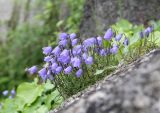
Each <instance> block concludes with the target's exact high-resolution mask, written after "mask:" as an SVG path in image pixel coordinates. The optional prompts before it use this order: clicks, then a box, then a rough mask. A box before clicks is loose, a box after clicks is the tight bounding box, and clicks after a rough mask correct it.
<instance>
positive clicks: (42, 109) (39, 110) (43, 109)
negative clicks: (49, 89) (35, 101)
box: [33, 105, 48, 113]
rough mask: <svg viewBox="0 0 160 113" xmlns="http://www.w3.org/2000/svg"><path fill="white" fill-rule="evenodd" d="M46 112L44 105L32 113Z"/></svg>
mask: <svg viewBox="0 0 160 113" xmlns="http://www.w3.org/2000/svg"><path fill="white" fill-rule="evenodd" d="M47 112H48V108H47V106H45V105H42V106H41V107H39V108H38V109H37V110H36V111H34V112H33V113H47Z"/></svg>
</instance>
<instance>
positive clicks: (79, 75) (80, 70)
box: [76, 69, 83, 78]
mask: <svg viewBox="0 0 160 113" xmlns="http://www.w3.org/2000/svg"><path fill="white" fill-rule="evenodd" d="M82 74H83V70H82V69H79V70H78V71H77V72H76V77H77V78H79V77H81V76H82Z"/></svg>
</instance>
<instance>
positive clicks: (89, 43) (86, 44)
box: [83, 37, 96, 48]
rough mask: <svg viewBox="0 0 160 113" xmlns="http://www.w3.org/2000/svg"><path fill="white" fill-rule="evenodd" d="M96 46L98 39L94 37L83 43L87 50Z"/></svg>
mask: <svg viewBox="0 0 160 113" xmlns="http://www.w3.org/2000/svg"><path fill="white" fill-rule="evenodd" d="M94 44H96V39H95V38H94V37H92V38H88V39H86V40H84V41H83V45H84V46H85V47H86V48H87V47H91V46H93V45H94Z"/></svg>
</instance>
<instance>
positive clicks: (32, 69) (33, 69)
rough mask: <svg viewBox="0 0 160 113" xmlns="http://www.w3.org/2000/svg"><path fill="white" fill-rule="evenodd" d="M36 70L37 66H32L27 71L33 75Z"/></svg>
mask: <svg viewBox="0 0 160 113" xmlns="http://www.w3.org/2000/svg"><path fill="white" fill-rule="evenodd" d="M37 70H38V69H37V66H32V67H30V68H29V69H28V70H27V71H28V72H29V74H31V75H33V74H35V73H36V72H37Z"/></svg>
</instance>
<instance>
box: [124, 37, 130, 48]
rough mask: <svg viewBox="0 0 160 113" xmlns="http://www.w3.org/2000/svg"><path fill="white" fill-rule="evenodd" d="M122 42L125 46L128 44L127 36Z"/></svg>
mask: <svg viewBox="0 0 160 113" xmlns="http://www.w3.org/2000/svg"><path fill="white" fill-rule="evenodd" d="M123 44H124V45H125V46H128V45H129V40H128V38H125V39H124V42H123Z"/></svg>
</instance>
